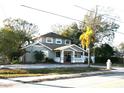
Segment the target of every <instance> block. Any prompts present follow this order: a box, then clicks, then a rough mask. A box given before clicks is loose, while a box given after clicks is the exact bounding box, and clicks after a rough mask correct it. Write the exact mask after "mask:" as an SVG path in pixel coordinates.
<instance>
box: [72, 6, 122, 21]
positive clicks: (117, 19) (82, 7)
mask: <svg viewBox="0 0 124 93" xmlns="http://www.w3.org/2000/svg"><path fill="white" fill-rule="evenodd" d="M74 6H75V7H77V8H80V9H83V10H86V11H90V12H94V13H96V12H95V11H93V10H89V9H86V8H83V7H81V6H78V5H74ZM103 15H104V16H106V17H107V18H109V19H112V20H115V21H118V22H120V23H124V22H122V21H120V20H118V19H115V18H112V17H109V16H110V15H108V14H103Z"/></svg>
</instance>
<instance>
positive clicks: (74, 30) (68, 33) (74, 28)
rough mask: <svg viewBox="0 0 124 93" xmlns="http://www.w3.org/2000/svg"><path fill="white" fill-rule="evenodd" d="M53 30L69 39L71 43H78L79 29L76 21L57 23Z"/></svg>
mask: <svg viewBox="0 0 124 93" xmlns="http://www.w3.org/2000/svg"><path fill="white" fill-rule="evenodd" d="M54 31H55V32H56V33H58V34H60V35H62V36H64V37H67V38H69V39H71V41H72V43H73V44H77V45H78V44H79V36H80V34H81V31H80V28H79V26H78V25H77V23H72V24H70V25H65V26H60V25H59V26H57V29H55V30H54Z"/></svg>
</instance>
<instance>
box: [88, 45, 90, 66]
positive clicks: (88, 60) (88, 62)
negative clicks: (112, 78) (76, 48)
mask: <svg viewBox="0 0 124 93" xmlns="http://www.w3.org/2000/svg"><path fill="white" fill-rule="evenodd" d="M90 59H91V55H90V46H89V48H88V67H90Z"/></svg>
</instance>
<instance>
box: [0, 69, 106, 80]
mask: <svg viewBox="0 0 124 93" xmlns="http://www.w3.org/2000/svg"><path fill="white" fill-rule="evenodd" d="M100 70H105V69H103V68H96V67H90V68H88V67H72V68H51V69H48V68H45V69H25V70H24V69H23V70H22V69H0V78H14V77H28V76H43V75H50V74H74V73H83V72H91V71H100Z"/></svg>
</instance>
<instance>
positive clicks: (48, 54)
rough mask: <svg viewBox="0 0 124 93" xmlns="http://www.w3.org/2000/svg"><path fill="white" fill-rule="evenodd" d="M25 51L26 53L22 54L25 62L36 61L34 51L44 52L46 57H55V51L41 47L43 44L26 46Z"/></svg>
mask: <svg viewBox="0 0 124 93" xmlns="http://www.w3.org/2000/svg"><path fill="white" fill-rule="evenodd" d="M26 51H27V53H26V54H25V55H24V56H25V57H24V58H25V60H24V59H23V60H24V61H25V62H26V63H34V62H36V60H35V57H34V52H35V51H42V52H44V54H45V56H46V57H48V58H54V57H55V53H54V52H53V51H52V50H50V49H47V48H46V47H43V46H39V45H34V46H30V47H28V48H26Z"/></svg>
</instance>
